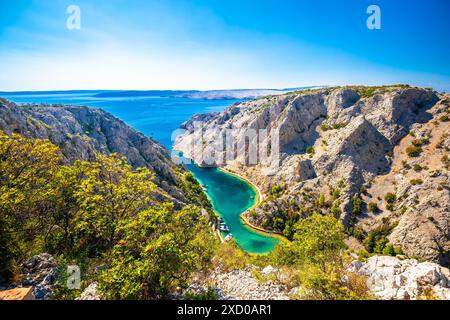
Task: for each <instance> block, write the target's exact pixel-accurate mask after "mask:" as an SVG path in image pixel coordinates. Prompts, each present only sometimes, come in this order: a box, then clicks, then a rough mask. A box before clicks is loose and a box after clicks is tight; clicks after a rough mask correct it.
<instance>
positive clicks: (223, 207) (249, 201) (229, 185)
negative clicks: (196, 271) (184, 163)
mask: <svg viewBox="0 0 450 320" xmlns="http://www.w3.org/2000/svg"><path fill="white" fill-rule="evenodd" d="M188 168H189V170H190V171H191V172H192V174H193V175H194V176H195V177H196V178H197V180H198V181H199V182H200V183H201V184H202V185H204V186H206V192H207V194H208V196H209V199H210V200H211V203H212V205H213V208H214V210H215V211H216V212H218V213H219V215H220V216H221V217H222V219H223V220H224V221H225V223H226V224H227V226H228V228H229V229H230V232H231V233H232V235H233V237H234V238H235V239H236V243H237V244H238V246H239V247H241V248H242V249H244V250H245V251H247V252H250V253H268V252H270V251H272V250H273V249H274V248H275V246H276V245H277V244H278V243H279V240H278V239H277V238H273V237H269V236H267V235H264V234H261V233H258V232H255V231H254V230H252V229H250V228H249V227H247V226H246V225H244V223H243V222H242V220H241V219H240V214H241V213H242V212H244V211H245V210H247V209H248V208H250V207H252V206H253V205H254V204H255V201H257V193H256V191H255V190H254V189H253V188H252V187H251V186H250V185H249V184H248V183H247V182H245V181H243V180H242V179H239V178H237V177H235V176H233V175H230V174H228V173H225V172H223V171H221V170H219V169H216V168H200V167H198V166H197V165H195V164H189V165H188ZM252 197H253V198H252Z"/></svg>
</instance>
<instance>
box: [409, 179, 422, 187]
mask: <svg viewBox="0 0 450 320" xmlns="http://www.w3.org/2000/svg"><path fill="white" fill-rule="evenodd" d="M409 182H410V183H411V185H413V186H416V185H419V184H423V180H422V179H412V180H411V181H409Z"/></svg>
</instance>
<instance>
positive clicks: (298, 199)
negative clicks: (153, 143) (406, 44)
mask: <svg viewBox="0 0 450 320" xmlns="http://www.w3.org/2000/svg"><path fill="white" fill-rule="evenodd" d="M449 103H450V98H449V95H446V94H439V93H436V92H434V91H432V90H430V89H422V88H414V87H409V86H404V85H398V86H383V87H339V88H326V89H319V90H309V91H308V90H307V91H299V92H294V93H288V94H284V95H280V96H268V97H264V98H260V99H256V100H252V101H247V102H242V103H236V104H234V105H232V106H230V107H229V108H227V109H226V110H225V111H223V112H220V113H214V114H206V115H196V116H194V117H193V118H192V119H190V120H189V121H187V122H186V123H184V124H183V128H184V129H185V130H186V133H185V134H183V135H181V136H180V137H178V139H177V140H176V143H175V148H176V149H178V150H181V151H183V153H184V154H185V155H186V156H188V157H190V158H193V159H194V160H195V161H196V162H197V163H199V164H202V163H206V162H208V163H210V162H209V161H210V159H207V158H205V157H208V156H210V155H215V156H216V158H218V159H222V158H223V157H224V154H225V151H224V150H223V145H219V146H218V145H217V143H216V142H217V140H218V139H217V138H218V137H220V136H223V135H224V134H225V132H226V130H229V129H235V130H234V133H235V135H236V139H235V141H234V147H235V148H236V149H237V148H238V147H240V148H241V150H236V154H237V157H236V158H235V159H234V160H233V161H228V162H226V163H222V162H216V163H213V165H216V166H223V167H225V168H226V169H228V170H230V171H234V172H236V173H238V174H241V175H243V176H245V177H247V178H248V179H249V180H250V181H252V182H253V183H255V184H256V185H257V186H258V187H260V188H261V189H262V191H263V193H264V198H265V200H264V201H263V203H262V204H261V205H260V206H259V207H258V208H256V209H255V210H251V211H248V212H247V213H246V214H245V215H246V218H247V219H248V220H249V221H250V222H251V223H252V224H254V225H258V226H261V227H263V228H266V229H271V230H277V228H279V229H278V231H282V230H283V228H286V226H287V223H288V220H289V219H291V217H292V216H294V215H295V214H297V213H298V212H299V210H300V212H301V214H300V215H307V214H309V213H310V212H315V211H317V210H319V211H320V210H322V211H323V212H330V208H331V211H332V212H333V214H335V215H337V216H338V217H339V218H340V219H341V221H342V222H343V223H344V224H345V225H346V226H353V225H355V224H357V223H358V224H363V223H364V220H366V221H368V222H367V223H366V227H367V228H366V231H369V230H371V229H373V228H374V227H376V226H377V224H382V223H387V222H386V219H381V218H378V219H376V221H375V220H372V218H371V216H372V214H371V212H369V210H368V207H367V206H366V205H363V206H362V208H361V209H360V210H359V211H360V212H358V213H357V214H358V216H355V212H353V207H354V205H353V199H354V198H355V197H359V196H360V195H361V194H363V195H362V197H363V198H364V197H365V195H364V193H365V190H366V189H368V188H370V183H372V182H373V181H374V180H375V179H376V178H377V177H380V176H384V175H387V174H389V173H391V172H392V170H393V161H394V160H395V158H396V155H397V153H398V150H397V149H396V146H398V145H399V144H400V143H401V142H402V141H403V139H405V137H407V136H408V133H409V132H411V131H416V130H418V129H420V128H422V127H423V126H426V125H427V124H430V123H436V122H439V123H442V124H441V125H440V126H441V127H440V129H439V132H441V133H445V132H446V131H447V132H448V130H449V127H448V121H447V122H446V121H441V120H439V119H440V118H443V117H445V115H446V114H448V112H449ZM443 119H444V118H443ZM196 121H203V125H202V131H201V135H200V136H199V135H198V134H197V136H196V132H195V131H194V122H196ZM248 128H251V129H255V130H257V131H258V130H260V129H264V130H267V132H268V134H267V136H266V137H264V136H261V137H259V136H258V135H257V136H254V137H248V136H246V129H248ZM277 133H278V134H279V137H278V141H279V150H280V156H279V157H274V158H271V159H270V161H269V162H268V163H263V161H260V160H261V159H258V162H257V163H256V164H250V163H249V159H248V155H247V154H246V152H248V150H249V148H250V146H251V145H257V144H258V139H260V140H259V142H260V145H267V146H269V149H270V148H271V147H272V145H273V141H276V139H275V140H273V137H275V135H276V134H277ZM429 133H430V135H433V133H434V131H433V130H431V131H430V132H429ZM199 139H201V140H200V143H199ZM245 139H249V140H248V143H246V144H239V143H237V142H236V141H243V140H245ZM436 139H438V140H443V142H442V143H441V145H442V146H443V147H442V148H441V149H439V150H437V156H436V157H443V156H444V155H445V154H448V151H449V149H448V146H447V144H448V140H449V139H448V135H442V134H439V138H436ZM198 145H201V146H202V147H201V152H198V149H195V147H197V148H198ZM433 152H434V153H436V151H435V149H433ZM424 157H425V155H424ZM417 161H420V160H417ZM440 163H441V162H440ZM423 173H424V174H428V176H429V177H430V179H431V180H430V181H428V180H424V181H425V182H424V183H423V185H422V186H413V187H408V192H409V197H410V200H409V201H410V202H412V201H414V200H413V199H420V198H422V199H424V200H425V201H422V202H423V203H422V205H420V206H419V205H416V206H412V205H411V204H408V203H405V207H406V208H407V211H406V212H404V209H402V206H401V205H398V206H396V208H394V211H396V212H394V213H395V215H392V221H389V222H388V223H392V224H393V225H394V228H393V231H392V235H391V236H390V239H391V241H392V242H393V243H395V244H396V245H397V246H399V247H400V248H401V249H402V250H403V251H404V252H405V253H406V254H408V255H411V256H414V257H418V258H421V259H427V260H432V261H436V262H440V263H444V264H445V261H447V258H446V257H447V256H448V243H449V216H450V213H449V208H448V203H449V201H448V200H447V201H444V200H445V199H448V197H449V186H448V177H449V176H448V166H447V167H446V166H445V165H444V167H443V168H442V170H440V172H439V174H438V175H437V174H436V176H433V177H431V176H432V175H433V173H432V172H429V171H427V170H426V171H424V172H423ZM407 176H408V175H406V176H405V179H404V180H405V181H407V184H408V186H409V185H410V181H409V180H410V179H408V180H406V179H407ZM405 183H406V182H405ZM436 183H438V184H440V185H441V190H440V193H439V192H435V191H433V192H429V191H430V189H431V190H435V189H436V187H433V185H435V184H436ZM275 185H280V186H281V189H282V191H280V192H277V193H276V194H274V193H273V192H272V191H271V190H272V188H273V186H275ZM374 186H375V188H376V189H379V190H378V191H379V192H380V195H381V194H382V196H378V197H374V196H371V197H370V199H369V198H364V200H365V201H375V202H383V197H384V195H385V193H386V192H387V190H384V187H383V186H381V185H380V186H376V184H374ZM391 187H392V186H389V188H391ZM369 192H370V190H369ZM426 192H428V195H427V197H428V199H426V198H423V197H422V196H423V195H424V194H422V193H426ZM319 195H323V196H324V199H322V200H320V201H319V202H322V205H321V206H320V207H319V208H318V206H317V202H318V198H319ZM433 197H434V198H433ZM432 198H433V199H432ZM439 199H440V200H439ZM419 201H421V200H419ZM382 206H383V205H382V204H380V205H379V207H382ZM408 208H409V211H408ZM419 208H420V209H419ZM397 209H398V210H397ZM424 213H426V214H424ZM394 216H395V219H394ZM380 217H381V216H380ZM412 217H415V218H412ZM402 220H403V222H402ZM424 220H427V221H429V222H430V223H434V224H435V229H436V230H435V232H433V233H431V234H429V235H425V236H424V233H426V232H427V229H428V227H426V228H423V227H422V225H423V221H424ZM280 221H281V222H280ZM399 221H400V223H399ZM411 221H415V222H414V223H413V224H414V225H416V227H414V228H412V229H411V228H410V226H411V225H410V223H408V222H411ZM374 222H375V223H374ZM395 224H397V226H395ZM401 230H404V232H403V231H401ZM406 230H408V232H406ZM436 240H437V241H436ZM421 248H426V250H422V249H421Z"/></svg>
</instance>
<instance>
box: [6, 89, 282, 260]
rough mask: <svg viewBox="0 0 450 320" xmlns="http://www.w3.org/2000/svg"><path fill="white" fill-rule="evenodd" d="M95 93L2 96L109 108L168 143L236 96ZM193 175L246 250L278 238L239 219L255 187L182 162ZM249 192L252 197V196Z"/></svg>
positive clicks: (262, 248) (267, 246)
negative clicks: (188, 124) (200, 116)
mask: <svg viewBox="0 0 450 320" xmlns="http://www.w3.org/2000/svg"><path fill="white" fill-rule="evenodd" d="M94 95H95V93H93V92H89V93H62V94H27V95H2V96H3V97H4V98H7V99H9V100H11V101H14V102H16V103H59V104H73V105H85V106H90V107H95V108H100V109H103V110H105V111H108V112H110V113H112V114H113V115H114V116H116V117H117V118H119V119H121V120H123V121H124V122H126V123H127V124H128V125H130V126H131V127H133V128H135V129H136V130H138V131H140V132H142V133H144V134H145V135H147V136H150V137H153V138H154V139H156V140H158V141H159V142H161V143H162V144H163V145H164V146H165V147H166V148H168V149H169V150H170V149H171V148H172V138H171V137H172V134H173V132H174V131H175V130H176V129H178V128H179V126H180V124H181V123H183V122H184V121H186V120H187V119H189V118H190V117H191V116H192V115H194V114H196V113H207V112H214V111H221V110H223V109H225V108H226V107H227V106H229V105H231V104H232V103H234V102H236V100H203V99H188V98H174V97H167V96H166V97H155V96H151V97H114V98H105V97H101V98H100V97H95V96H94ZM187 167H188V169H189V170H190V171H191V172H192V173H193V175H194V176H195V178H196V179H197V180H198V181H199V182H200V183H201V184H203V185H206V186H207V187H206V193H207V195H208V197H209V199H210V200H211V203H212V205H213V208H214V210H215V211H216V212H217V213H218V214H219V215H220V216H221V217H222V219H223V220H224V221H225V223H226V224H227V225H228V227H229V229H230V232H231V233H232V235H233V237H234V238H235V239H236V242H237V244H238V245H239V246H240V247H241V248H242V249H244V250H246V251H248V252H251V253H268V252H270V251H271V250H273V248H274V247H275V246H276V245H277V244H278V242H279V240H278V239H276V238H273V237H270V236H267V235H264V234H261V233H258V232H256V231H254V230H252V229H250V228H248V227H247V226H245V225H244V224H243V223H242V220H241V219H240V214H241V213H242V212H244V211H245V210H247V209H248V208H250V207H251V206H252V205H253V204H254V202H255V201H256V191H255V190H253V188H252V187H251V186H250V185H249V184H248V183H247V182H245V181H243V180H242V179H239V178H237V177H234V176H232V175H230V174H227V173H224V172H223V171H220V170H218V169H214V168H200V167H198V166H196V165H194V164H190V165H187ZM252 197H253V199H252Z"/></svg>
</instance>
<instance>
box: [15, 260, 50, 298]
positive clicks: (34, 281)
mask: <svg viewBox="0 0 450 320" xmlns="http://www.w3.org/2000/svg"><path fill="white" fill-rule="evenodd" d="M57 267H58V264H57V262H56V260H55V259H54V258H53V256H52V255H50V254H48V253H41V254H39V255H36V256H33V257H32V258H31V259H30V260H28V261H26V262H25V263H24V264H23V275H22V278H23V280H22V281H21V282H20V284H19V286H20V287H29V286H31V287H32V288H33V295H34V297H35V298H36V299H38V300H49V299H51V297H52V285H53V284H54V283H55V281H56V274H57Z"/></svg>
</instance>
